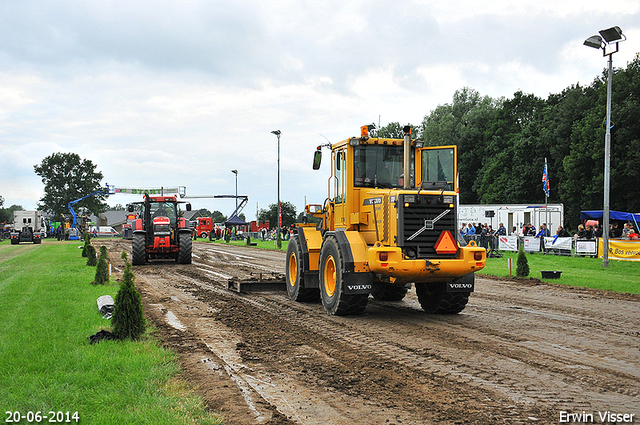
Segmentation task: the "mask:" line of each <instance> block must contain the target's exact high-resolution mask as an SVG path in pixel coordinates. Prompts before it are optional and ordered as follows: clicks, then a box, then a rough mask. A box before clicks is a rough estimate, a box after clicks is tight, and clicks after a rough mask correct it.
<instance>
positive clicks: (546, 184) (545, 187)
mask: <svg viewBox="0 0 640 425" xmlns="http://www.w3.org/2000/svg"><path fill="white" fill-rule="evenodd" d="M549 189H550V186H549V168H548V167H547V158H545V159H544V173H543V174H542V190H544V193H545V195H546V196H547V198H548V197H549Z"/></svg>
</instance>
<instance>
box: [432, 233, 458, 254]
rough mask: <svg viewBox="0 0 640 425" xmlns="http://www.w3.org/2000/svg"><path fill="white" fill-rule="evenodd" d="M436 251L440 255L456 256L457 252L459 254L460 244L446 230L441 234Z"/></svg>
mask: <svg viewBox="0 0 640 425" xmlns="http://www.w3.org/2000/svg"><path fill="white" fill-rule="evenodd" d="M435 249H436V252H437V253H438V254H455V253H456V252H458V244H457V243H456V240H455V239H454V238H453V235H452V234H451V232H450V231H448V230H445V231H444V232H442V233H440V237H439V238H438V242H436V245H435Z"/></svg>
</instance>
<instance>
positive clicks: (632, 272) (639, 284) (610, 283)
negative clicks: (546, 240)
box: [479, 252, 640, 294]
mask: <svg viewBox="0 0 640 425" xmlns="http://www.w3.org/2000/svg"><path fill="white" fill-rule="evenodd" d="M502 254H503V255H504V256H503V257H502V258H488V259H487V266H486V267H485V268H484V269H483V270H481V271H480V272H479V273H480V274H485V275H490V276H502V277H505V276H506V277H508V276H509V269H508V268H507V259H508V258H512V259H513V271H512V273H513V276H515V273H516V264H517V263H516V262H517V259H516V257H517V256H518V253H517V252H503V253H502ZM527 261H528V263H529V270H530V274H529V277H535V278H538V279H541V280H543V281H545V282H551V283H558V284H562V285H568V286H577V287H586V288H595V289H603V290H606V291H614V292H622V293H631V294H640V263H639V262H634V261H618V260H611V261H609V267H607V268H604V267H602V259H600V258H591V257H565V256H559V255H544V254H542V253H535V254H527ZM542 270H559V271H562V274H561V277H560V279H542V275H541V273H540V272H541V271H542Z"/></svg>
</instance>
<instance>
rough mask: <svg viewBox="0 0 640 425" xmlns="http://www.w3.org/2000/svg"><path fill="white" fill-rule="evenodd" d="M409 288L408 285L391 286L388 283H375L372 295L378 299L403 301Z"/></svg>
mask: <svg viewBox="0 0 640 425" xmlns="http://www.w3.org/2000/svg"><path fill="white" fill-rule="evenodd" d="M408 290H409V288H407V287H406V286H391V285H389V284H386V283H376V284H374V285H373V289H372V291H371V295H373V298H375V299H376V300H378V301H401V300H403V299H404V297H405V295H407V291H408Z"/></svg>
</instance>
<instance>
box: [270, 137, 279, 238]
mask: <svg viewBox="0 0 640 425" xmlns="http://www.w3.org/2000/svg"><path fill="white" fill-rule="evenodd" d="M271 133H273V134H275V135H276V137H278V230H277V237H278V238H279V237H280V228H281V227H282V208H281V206H280V130H274V131H272V132H271Z"/></svg>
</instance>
